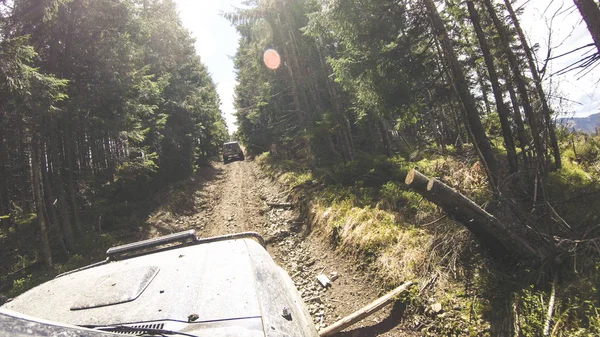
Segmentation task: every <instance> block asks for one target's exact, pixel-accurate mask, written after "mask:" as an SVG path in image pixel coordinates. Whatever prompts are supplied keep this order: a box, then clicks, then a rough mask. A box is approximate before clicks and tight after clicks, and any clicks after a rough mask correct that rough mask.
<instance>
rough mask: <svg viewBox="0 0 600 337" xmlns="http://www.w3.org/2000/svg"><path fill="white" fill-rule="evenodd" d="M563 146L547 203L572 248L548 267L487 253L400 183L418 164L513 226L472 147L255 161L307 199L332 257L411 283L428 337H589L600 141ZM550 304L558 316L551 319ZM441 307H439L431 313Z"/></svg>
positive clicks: (393, 281)
mask: <svg viewBox="0 0 600 337" xmlns="http://www.w3.org/2000/svg"><path fill="white" fill-rule="evenodd" d="M564 139H565V141H563V143H561V145H562V147H563V148H564V149H563V152H562V153H563V163H564V166H563V168H561V169H560V170H558V171H555V172H552V173H550V175H549V179H548V180H549V183H548V189H547V192H546V193H547V196H546V198H547V199H546V200H547V202H548V203H549V204H550V205H551V207H550V209H551V210H552V211H553V212H555V213H556V214H553V217H552V218H553V219H555V220H556V221H561V222H562V224H563V227H565V228H568V230H565V231H564V232H562V233H555V234H556V235H555V236H554V237H553V240H554V242H555V244H556V245H557V246H561V245H564V246H569V248H568V249H566V250H561V251H562V252H568V253H569V254H565V253H562V254H561V257H560V260H561V263H560V264H559V265H554V266H551V265H541V266H540V265H537V266H535V265H527V264H522V263H507V262H506V261H502V260H499V259H497V258H493V257H491V256H490V254H489V251H487V250H486V247H482V246H481V245H480V243H479V242H478V241H477V240H476V239H475V238H474V237H473V236H472V234H471V233H470V232H469V231H468V230H467V229H466V228H465V227H464V226H463V225H461V224H460V223H457V222H455V221H454V220H453V219H452V217H451V216H450V215H448V214H446V213H444V212H443V211H441V210H440V209H439V208H438V207H437V206H436V205H434V204H432V203H431V202H429V201H427V200H425V199H424V198H423V197H421V195H419V194H417V193H415V192H413V191H411V190H410V189H409V188H408V187H407V186H406V185H405V184H404V177H405V175H406V171H407V170H408V169H410V168H413V167H415V168H418V169H419V170H420V171H421V172H423V173H424V174H426V175H427V176H432V177H436V178H438V179H439V180H441V181H444V182H445V183H447V184H448V185H450V186H452V187H454V188H455V189H457V190H458V191H460V192H461V194H463V195H465V196H467V197H469V198H471V199H472V200H474V201H475V202H476V203H478V204H479V205H481V206H483V207H486V206H487V207H488V208H489V209H492V210H496V212H497V213H496V215H497V216H498V217H499V218H501V219H515V216H514V215H510V214H505V213H504V211H506V210H507V209H510V207H505V205H502V202H499V203H497V202H494V201H493V200H492V199H493V198H492V196H491V195H490V193H489V189H487V181H486V175H485V172H484V171H483V170H482V169H481V167H480V166H479V164H478V163H479V162H478V159H477V157H476V155H475V154H474V153H473V151H472V150H469V149H468V148H464V149H463V150H460V151H458V150H456V149H454V148H450V147H449V148H446V149H441V150H440V149H423V150H421V151H418V152H416V153H413V154H411V156H409V157H411V158H412V160H406V159H404V158H403V157H402V156H399V155H397V156H394V157H386V156H370V155H366V154H364V155H361V156H357V159H356V160H355V161H352V162H347V163H345V164H338V165H335V166H332V167H328V168H325V169H310V163H308V162H302V161H298V160H286V159H283V158H281V157H278V156H277V155H272V154H270V153H263V154H262V155H260V156H258V157H257V161H258V162H259V163H260V165H261V166H262V167H263V168H264V169H265V171H266V172H268V173H269V174H270V175H271V176H272V177H274V178H276V179H277V180H278V181H279V182H281V183H283V184H285V185H287V186H288V187H289V189H290V192H292V195H293V196H294V198H295V200H296V201H297V202H299V201H302V200H305V201H307V203H306V206H304V207H306V212H307V215H308V218H309V221H310V224H311V230H312V231H314V232H317V233H318V234H319V235H320V236H322V237H323V239H324V240H327V241H328V242H329V243H330V245H331V248H332V249H334V250H335V251H336V252H337V253H338V254H343V255H346V256H348V257H350V258H353V259H355V260H356V262H357V264H360V265H363V266H364V267H365V268H367V269H369V270H371V271H375V272H376V273H377V275H378V276H379V277H380V278H381V279H382V280H383V281H384V282H386V283H387V284H388V285H389V287H392V286H394V285H397V284H400V283H401V282H404V281H413V282H414V281H416V282H418V286H417V287H415V288H414V289H413V292H412V293H411V296H410V299H409V301H410V305H409V306H408V312H410V314H409V315H408V317H412V318H409V319H413V320H414V328H415V329H418V330H420V331H421V333H423V334H424V335H432V336H434V335H449V336H454V335H461V336H462V335H465V336H466V335H470V336H480V335H491V336H495V335H501V334H505V333H508V332H509V331H518V333H519V335H520V336H541V335H543V334H544V330H545V329H550V330H549V334H550V335H552V336H594V335H597V334H598V333H600V330H599V327H600V326H599V324H600V317H599V316H598V308H599V306H600V302H599V301H598V289H599V286H600V284H599V281H598V280H599V277H600V274H599V272H600V270H598V268H599V267H600V260H599V253H600V250H599V249H598V247H597V246H596V245H597V243H596V240H597V239H594V234H593V233H594V232H595V231H597V227H598V215H597V214H596V209H597V207H598V201H597V200H598V196H600V184H599V183H598V181H600V180H599V177H600V170H599V168H600V167H599V163H598V154H597V151H598V149H599V147H598V144H599V143H598V142H599V141H600V136H595V137H591V136H584V135H568V136H565V138H564ZM504 203H506V202H504ZM523 209H525V207H523ZM527 211H530V210H527ZM559 214H560V215H559ZM594 223H595V225H594ZM540 227H541V228H543V226H540ZM541 235H547V234H541ZM596 236H597V234H596ZM576 238H579V239H576ZM563 248H564V247H563ZM553 293H554V296H553V295H552V294H553ZM551 297H554V299H553V300H551ZM550 301H554V310H553V312H552V314H551V315H550V316H549V315H548V306H549V305H550ZM437 303H439V304H441V308H442V310H440V311H437V309H439V308H435V306H434V304H437ZM434 309H436V310H434ZM547 325H548V326H549V327H548V326H547Z"/></svg>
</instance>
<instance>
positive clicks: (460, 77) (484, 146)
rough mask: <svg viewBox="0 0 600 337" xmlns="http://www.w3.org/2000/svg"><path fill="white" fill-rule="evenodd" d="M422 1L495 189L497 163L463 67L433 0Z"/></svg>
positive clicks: (491, 185)
mask: <svg viewBox="0 0 600 337" xmlns="http://www.w3.org/2000/svg"><path fill="white" fill-rule="evenodd" d="M423 2H424V3H425V6H426V8H427V12H428V14H429V17H430V19H431V23H432V27H433V30H434V33H435V35H436V36H437V37H438V39H439V42H440V44H441V46H442V51H443V52H444V54H445V58H446V62H447V64H448V68H449V70H450V73H451V74H450V76H451V78H452V79H453V83H454V88H455V90H456V91H457V94H458V95H459V97H460V99H461V101H462V104H463V106H464V109H465V113H466V115H467V120H468V122H469V126H470V128H471V131H472V133H473V137H474V141H475V146H476V147H477V148H478V149H479V153H480V159H481V161H482V164H483V165H485V166H486V167H487V168H488V169H489V173H488V179H489V182H490V187H491V189H492V190H493V191H495V190H496V184H497V180H498V173H499V171H498V164H497V163H496V158H495V156H494V152H493V151H492V147H491V145H490V141H489V139H488V137H487V135H486V134H485V130H484V129H483V125H482V124H481V120H480V119H479V112H478V111H477V106H476V105H475V99H474V98H473V95H472V94H471V91H470V89H469V84H468V82H467V79H466V78H465V75H464V73H463V69H462V68H461V66H460V64H459V62H458V58H457V56H456V53H455V52H454V49H453V48H452V43H451V42H450V38H449V37H448V32H447V31H446V27H445V26H444V23H443V21H442V18H441V17H440V14H439V13H438V11H437V8H436V6H435V3H434V2H433V0H423Z"/></svg>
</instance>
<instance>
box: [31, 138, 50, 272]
mask: <svg viewBox="0 0 600 337" xmlns="http://www.w3.org/2000/svg"><path fill="white" fill-rule="evenodd" d="M41 178H42V170H41V163H40V141H39V135H38V134H37V131H36V130H34V131H33V136H32V140H31V185H32V186H31V187H32V189H33V194H34V200H35V209H36V214H37V219H38V223H39V225H40V232H39V235H40V241H41V242H42V256H43V257H44V263H45V264H46V267H48V268H50V267H52V251H51V250H50V240H49V239H48V226H47V224H46V218H45V216H44V213H45V212H44V197H43V190H42V189H43V186H42V181H41V180H42V179H41Z"/></svg>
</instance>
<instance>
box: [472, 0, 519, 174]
mask: <svg viewBox="0 0 600 337" xmlns="http://www.w3.org/2000/svg"><path fill="white" fill-rule="evenodd" d="M467 8H468V10H469V16H470V17H471V21H472V23H473V27H474V28H475V34H476V35H477V39H478V40H479V45H480V47H481V53H482V54H483V58H484V60H485V65H486V67H487V69H488V75H489V77H490V82H491V84H492V91H493V92H494V99H495V100H496V108H497V109H498V117H499V118H500V125H501V126H502V136H503V138H504V145H505V146H506V153H507V157H508V167H509V171H510V172H511V173H514V172H517V171H518V169H519V168H518V163H517V151H516V149H515V143H514V140H513V136H512V131H511V128H510V121H509V119H508V116H509V115H510V113H509V110H508V107H507V106H506V104H505V103H504V98H503V96H502V89H501V87H500V82H499V80H498V73H497V72H496V67H495V65H494V58H493V56H492V53H491V52H490V48H489V47H488V44H487V41H486V39H485V33H484V32H483V29H482V28H481V24H480V20H479V14H478V13H477V10H476V9H475V6H474V5H473V1H472V0H467Z"/></svg>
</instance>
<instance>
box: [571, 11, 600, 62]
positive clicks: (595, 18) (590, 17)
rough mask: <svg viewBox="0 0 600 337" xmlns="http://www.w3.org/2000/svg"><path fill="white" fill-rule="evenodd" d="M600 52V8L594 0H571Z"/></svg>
mask: <svg viewBox="0 0 600 337" xmlns="http://www.w3.org/2000/svg"><path fill="white" fill-rule="evenodd" d="M573 2H575V6H577V9H579V13H581V17H582V18H583V21H585V23H586V25H587V27H588V30H589V31H590V34H591V35H592V39H594V43H595V44H596V48H597V49H598V53H600V8H599V7H598V4H597V3H596V2H595V1H594V0H573Z"/></svg>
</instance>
